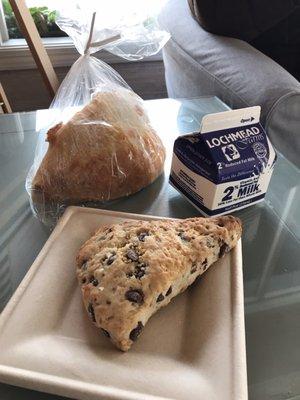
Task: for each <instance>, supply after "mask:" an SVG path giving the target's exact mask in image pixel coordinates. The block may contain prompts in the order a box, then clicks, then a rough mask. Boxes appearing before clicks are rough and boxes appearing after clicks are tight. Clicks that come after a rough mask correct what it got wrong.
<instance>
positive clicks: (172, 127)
mask: <svg viewBox="0 0 300 400" xmlns="http://www.w3.org/2000/svg"><path fill="white" fill-rule="evenodd" d="M146 106H147V108H148V111H149V114H150V118H151V121H152V124H153V125H154V126H155V128H156V129H157V131H158V132H159V133H160V136H161V137H162V139H163V140H164V143H165V146H166V148H167V155H168V156H167V161H166V165H165V173H164V175H162V176H161V177H160V178H158V179H157V180H156V181H155V182H154V183H153V184H152V185H150V186H149V187H148V188H146V189H144V190H142V191H141V192H139V193H137V194H135V195H133V196H130V197H128V198H125V199H120V200H116V201H114V202H112V203H107V204H103V207H102V208H107V209H112V210H119V211H126V212H134V213H141V214H150V215H159V216H168V217H177V218H178V217H179V218H186V217H191V216H197V215H199V212H198V211H197V210H196V209H195V208H194V207H193V206H192V205H191V204H190V203H189V202H188V201H187V200H185V198H183V197H182V196H181V195H180V194H179V193H178V192H177V191H176V190H175V189H174V188H173V187H171V186H170V185H169V183H168V174H169V172H170V163H171V156H172V146H173V142H174V139H175V138H176V137H177V136H178V135H179V134H181V133H186V132H190V131H193V130H197V129H198V128H199V126H200V123H201V119H202V117H203V116H204V115H205V114H207V113H212V112H219V111H224V110H227V109H228V107H227V106H226V105H225V104H224V103H222V102H221V101H220V100H219V99H217V98H216V97H204V98H199V99H191V100H175V99H162V100H151V101H147V102H146ZM47 118H48V111H47V110H40V111H37V112H31V113H17V114H11V115H1V116H0V311H1V310H2V309H3V308H4V306H5V304H6V303H7V301H8V300H9V298H10V297H11V295H12V294H13V292H14V291H15V289H16V288H17V286H18V285H19V283H20V282H21V280H22V278H23V277H24V275H25V274H26V272H27V270H28V269H29V268H30V265H31V264H32V262H33V261H34V259H35V257H36V256H37V254H38V253H39V251H40V250H41V248H42V246H43V245H44V243H45V242H46V240H47V238H48V237H49V235H50V233H51V232H50V230H49V228H47V227H45V226H44V225H42V224H41V223H40V222H39V221H38V220H37V219H36V218H35V217H33V215H32V212H31V210H30V207H29V201H28V195H27V193H26V191H25V186H24V182H25V178H26V175H27V172H28V169H29V167H30V165H31V163H32V161H33V157H34V151H35V145H36V142H37V137H38V134H37V131H38V129H39V127H40V126H42V125H43V123H44V122H45V121H47ZM299 204H300V172H299V170H298V169H296V168H295V167H294V166H293V165H292V164H290V163H289V162H288V161H287V160H286V159H285V158H284V157H283V156H282V155H280V154H279V155H278V161H277V165H276V167H275V171H274V174H273V177H272V180H271V184H270V187H269V190H268V193H267V196H266V199H265V201H264V202H262V203H259V204H258V205H254V206H251V207H249V208H247V209H244V210H241V211H240V212H236V213H235V214H236V215H237V216H239V217H240V218H241V219H242V220H243V224H244V234H243V259H244V267H243V272H244V290H245V319H246V342H247V363H248V385H249V398H250V399H251V400H252V399H253V400H271V399H272V400H275V399H276V400H283V399H293V400H295V399H300V348H299V342H300V317H299V315H300V246H299V244H300V207H299ZM0 351H1V349H0ZM0 399H1V400H15V399H18V400H23V399H26V400H27V399H30V400H34V399H39V400H46V399H47V400H50V399H51V400H55V399H56V400H57V399H59V397H58V396H54V395H48V394H45V393H38V392H34V391H31V390H26V389H22V388H16V387H12V386H9V385H4V384H0Z"/></svg>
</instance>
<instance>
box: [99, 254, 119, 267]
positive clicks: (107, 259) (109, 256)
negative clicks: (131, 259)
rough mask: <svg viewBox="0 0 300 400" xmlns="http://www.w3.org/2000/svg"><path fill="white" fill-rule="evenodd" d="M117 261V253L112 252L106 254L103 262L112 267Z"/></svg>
mask: <svg viewBox="0 0 300 400" xmlns="http://www.w3.org/2000/svg"><path fill="white" fill-rule="evenodd" d="M116 259H117V255H116V252H115V251H111V252H110V253H108V254H105V256H104V257H102V262H103V263H105V264H106V265H111V264H112V263H113V262H114V261H115V260H116Z"/></svg>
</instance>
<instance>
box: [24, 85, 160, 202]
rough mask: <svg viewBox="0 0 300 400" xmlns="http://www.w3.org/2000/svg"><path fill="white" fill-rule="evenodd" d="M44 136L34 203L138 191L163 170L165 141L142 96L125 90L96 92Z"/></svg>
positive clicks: (103, 197)
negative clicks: (76, 110)
mask: <svg viewBox="0 0 300 400" xmlns="http://www.w3.org/2000/svg"><path fill="white" fill-rule="evenodd" d="M47 141H48V142H49V147H48V150H47V153H46V154H45V156H44V158H43V160H42V162H41V164H40V166H39V168H38V170H37V172H36V174H35V176H34V178H33V181H32V186H31V196H32V201H33V203H44V202H45V203H47V202H52V203H53V202H54V203H55V202H58V203H63V204H78V203H80V202H88V201H107V200H112V199H116V198H118V197H122V196H127V195H130V194H132V193H135V192H137V191H139V190H140V189H142V188H144V187H145V186H147V185H149V184H150V183H151V182H153V181H154V180H155V179H156V178H157V177H158V176H159V175H160V174H161V173H162V171H163V166H164V160H165V149H164V146H163V144H162V142H161V140H160V138H159V137H158V136H157V134H156V133H155V131H154V129H153V128H152V127H151V124H150V122H149V119H148V116H147V114H146V112H145V110H144V109H143V104H142V100H141V99H140V98H139V97H138V96H137V95H136V94H135V93H133V92H132V91H130V90H128V89H122V88H118V89H116V90H114V91H107V92H99V93H96V94H95V95H94V96H93V99H92V101H91V102H90V103H89V104H87V105H86V106H85V107H84V108H83V109H82V110H81V111H79V112H77V113H76V114H75V115H74V116H73V117H72V118H71V119H70V120H69V121H68V122H67V123H66V124H62V123H60V124H58V125H56V126H54V127H53V128H52V129H50V130H49V132H48V134H47Z"/></svg>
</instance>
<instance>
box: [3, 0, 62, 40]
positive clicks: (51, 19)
mask: <svg viewBox="0 0 300 400" xmlns="http://www.w3.org/2000/svg"><path fill="white" fill-rule="evenodd" d="M47 3H48V5H47ZM53 3H54V2H53V1H52V4H51V2H50V1H48V2H47V1H43V0H27V1H26V4H27V6H28V8H29V11H30V14H31V16H32V18H33V20H34V22H35V25H36V27H37V29H38V31H39V34H40V36H41V37H42V38H46V37H63V36H67V35H66V33H65V32H63V31H61V30H60V29H59V27H58V26H57V25H56V23H55V17H56V11H55V8H54V7H53ZM1 11H2V12H1V14H2V15H1V19H2V25H3V27H2V30H3V32H5V33H4V35H3V36H4V38H2V42H4V41H7V40H9V39H20V38H22V37H23V36H22V33H21V31H20V29H19V27H18V24H17V21H16V18H15V16H14V12H13V10H12V8H11V5H10V3H9V0H2V10H1Z"/></svg>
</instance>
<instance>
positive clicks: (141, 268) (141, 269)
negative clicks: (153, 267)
mask: <svg viewBox="0 0 300 400" xmlns="http://www.w3.org/2000/svg"><path fill="white" fill-rule="evenodd" d="M146 267H147V265H146V263H143V262H141V263H139V264H138V265H136V267H135V269H134V276H135V277H136V278H137V279H141V278H142V277H143V276H144V275H145V273H146Z"/></svg>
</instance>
